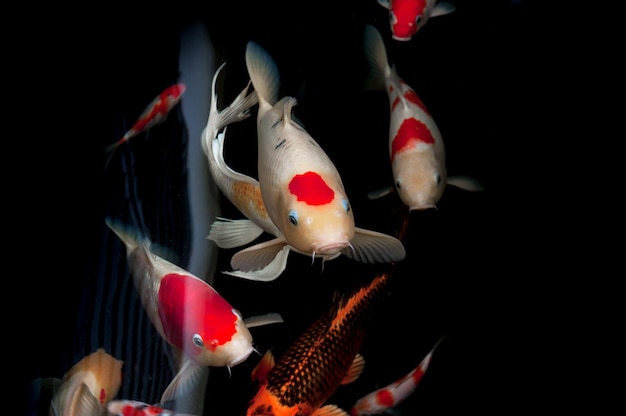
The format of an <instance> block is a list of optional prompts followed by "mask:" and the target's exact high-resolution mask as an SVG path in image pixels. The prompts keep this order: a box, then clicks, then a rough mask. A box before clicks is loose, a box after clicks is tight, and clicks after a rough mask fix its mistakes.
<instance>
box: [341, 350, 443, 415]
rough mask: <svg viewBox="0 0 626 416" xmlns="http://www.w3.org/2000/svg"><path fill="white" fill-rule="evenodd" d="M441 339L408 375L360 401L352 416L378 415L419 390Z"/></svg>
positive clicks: (351, 413)
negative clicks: (418, 387) (418, 386)
mask: <svg viewBox="0 0 626 416" xmlns="http://www.w3.org/2000/svg"><path fill="white" fill-rule="evenodd" d="M442 340H443V338H441V339H440V340H439V341H437V343H436V344H435V346H434V347H433V348H432V349H431V350H430V352H429V353H428V354H426V356H425V357H424V358H423V359H422V361H421V362H420V363H419V364H418V365H417V367H415V368H414V369H413V370H411V371H409V373H408V374H406V375H405V376H403V377H401V378H400V379H398V380H396V381H394V382H393V383H391V384H389V385H388V386H385V387H383V388H380V389H378V390H375V391H373V392H371V393H369V394H366V395H365V396H363V397H361V398H360V399H358V400H357V401H356V402H355V404H354V406H352V408H351V409H350V416H361V415H377V414H381V413H384V412H386V411H387V410H389V409H391V408H393V407H395V406H397V405H399V404H400V403H402V402H403V401H404V399H406V398H407V397H409V396H410V395H411V394H412V393H413V392H414V391H415V389H416V388H417V385H418V384H419V382H420V380H421V379H422V377H423V376H424V374H425V373H426V370H427V369H428V366H429V365H430V361H431V359H432V356H433V352H434V351H435V348H437V346H438V345H439V344H440V343H441V341H442Z"/></svg>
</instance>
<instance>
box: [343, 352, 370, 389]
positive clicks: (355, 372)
mask: <svg viewBox="0 0 626 416" xmlns="http://www.w3.org/2000/svg"><path fill="white" fill-rule="evenodd" d="M364 368H365V358H363V356H362V355H361V354H357V355H356V357H354V361H352V365H350V368H349V369H348V372H347V373H346V375H345V376H344V378H343V380H341V384H350V383H352V382H353V381H355V380H356V379H357V378H359V377H360V376H361V373H363V369H364Z"/></svg>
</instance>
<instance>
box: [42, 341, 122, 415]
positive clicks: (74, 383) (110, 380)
mask: <svg viewBox="0 0 626 416" xmlns="http://www.w3.org/2000/svg"><path fill="white" fill-rule="evenodd" d="M123 364H124V362H123V361H121V360H118V359H116V358H115V357H113V356H112V355H110V354H108V353H107V352H105V351H104V349H103V348H100V349H98V350H97V351H96V352H93V353H91V354H89V355H87V356H86V357H84V358H83V359H81V360H80V361H79V362H77V363H76V364H74V366H72V368H70V369H69V370H68V371H67V373H65V375H64V376H63V379H62V380H61V381H60V383H59V384H58V389H57V390H56V392H55V393H54V395H53V397H52V401H51V403H50V409H49V416H102V414H103V413H104V412H106V406H107V404H108V403H109V402H110V401H111V399H113V397H115V395H117V393H118V391H119V389H120V386H121V384H122V366H123ZM56 380H58V379H56Z"/></svg>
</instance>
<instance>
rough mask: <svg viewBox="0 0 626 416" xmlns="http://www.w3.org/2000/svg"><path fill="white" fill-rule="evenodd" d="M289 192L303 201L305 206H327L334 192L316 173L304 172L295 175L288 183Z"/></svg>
mask: <svg viewBox="0 0 626 416" xmlns="http://www.w3.org/2000/svg"><path fill="white" fill-rule="evenodd" d="M289 192H291V193H292V194H293V195H295V196H296V198H298V201H304V202H305V203H306V204H307V205H324V204H328V203H329V202H330V201H332V200H333V198H334V197H335V192H333V190H332V189H331V188H330V186H328V184H327V183H326V182H325V181H324V179H322V177H321V176H320V175H319V174H318V173H316V172H311V171H309V172H306V173H303V174H302V175H296V176H294V177H293V179H292V180H291V182H289Z"/></svg>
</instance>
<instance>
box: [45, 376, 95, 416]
mask: <svg viewBox="0 0 626 416" xmlns="http://www.w3.org/2000/svg"><path fill="white" fill-rule="evenodd" d="M65 394H70V395H71V397H70V398H69V400H67V397H66V396H65ZM61 404H65V405H66V407H65V408H61V407H62V406H61ZM103 412H104V409H103V408H102V405H101V404H100V402H99V401H98V399H97V398H96V397H95V396H94V395H93V393H92V392H91V390H90V389H89V386H87V384H86V383H80V384H79V385H78V387H77V388H76V389H73V388H72V387H70V388H69V389H67V390H66V389H64V388H61V389H60V390H59V394H57V395H55V396H54V398H53V399H52V402H51V403H50V414H51V415H53V414H55V415H64V414H71V415H99V414H102V413H103Z"/></svg>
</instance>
